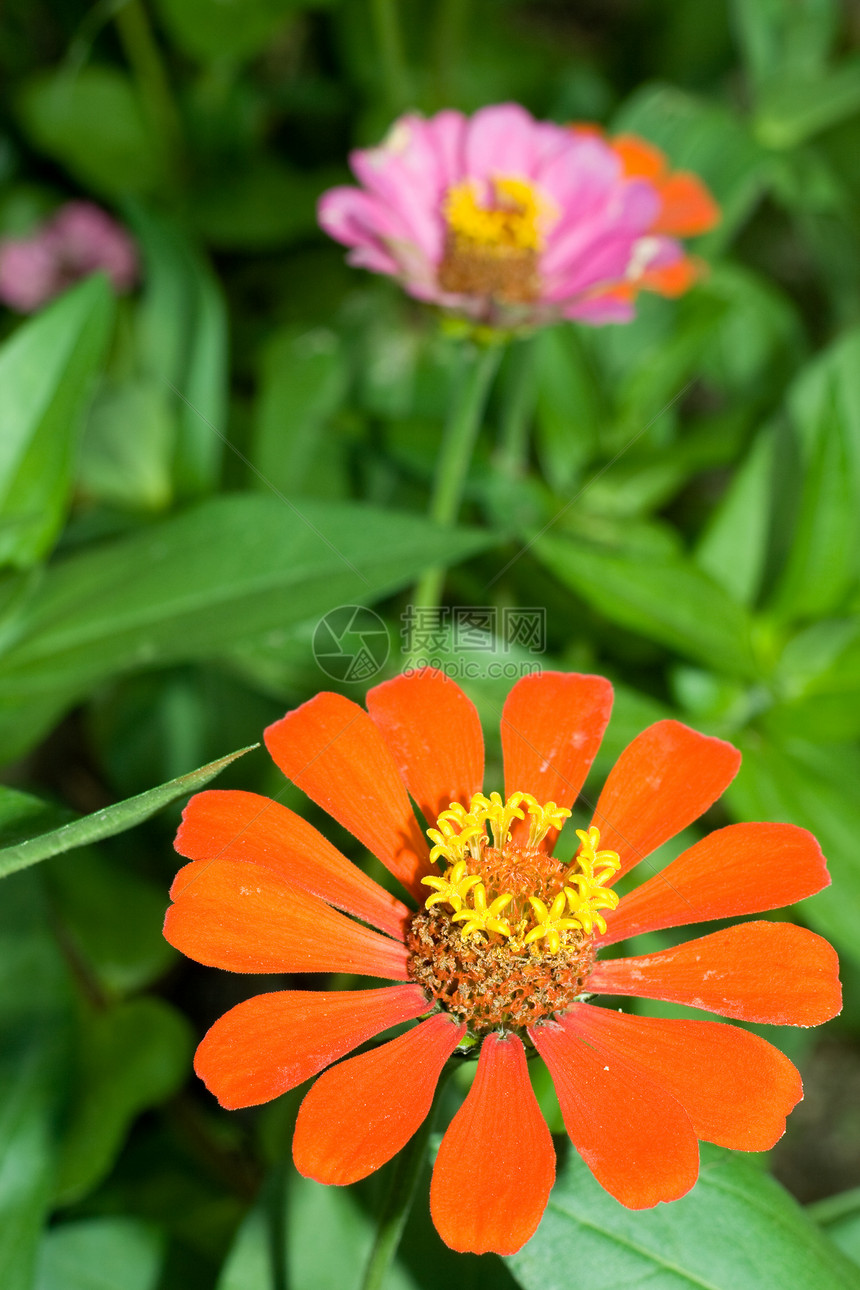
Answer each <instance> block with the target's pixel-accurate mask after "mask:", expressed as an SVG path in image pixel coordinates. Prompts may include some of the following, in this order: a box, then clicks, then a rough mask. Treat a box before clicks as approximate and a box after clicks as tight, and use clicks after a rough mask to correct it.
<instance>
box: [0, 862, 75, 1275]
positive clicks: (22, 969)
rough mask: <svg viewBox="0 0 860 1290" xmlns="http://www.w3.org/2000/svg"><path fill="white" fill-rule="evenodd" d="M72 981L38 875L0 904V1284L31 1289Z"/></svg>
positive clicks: (24, 877)
mask: <svg viewBox="0 0 860 1290" xmlns="http://www.w3.org/2000/svg"><path fill="white" fill-rule="evenodd" d="M69 1006H70V987H69V981H68V978H67V974H66V971H65V966H64V964H63V962H62V959H61V957H60V953H59V950H58V949H57V946H56V944H55V942H54V940H53V938H52V937H51V935H50V932H49V931H48V910H47V906H46V903H45V901H44V899H43V896H42V891H41V885H40V883H39V882H38V879H37V876H36V875H35V874H19V875H18V876H16V877H15V878H12V879H10V881H9V882H8V883H6V884H5V885H4V888H3V900H2V902H0V1034H2V1049H0V1159H2V1161H3V1167H2V1169H0V1285H2V1286H3V1290H32V1285H33V1271H34V1265H35V1260H36V1251H37V1247H38V1242H39V1236H40V1231H41V1228H42V1225H43V1223H44V1221H45V1219H46V1217H47V1211H48V1205H49V1200H50V1188H51V1181H52V1175H53V1168H54V1152H55V1146H54V1129H55V1123H56V1119H57V1116H58V1113H59V1109H60V1106H59V1103H60V1100H61V1097H62V1094H63V1089H64V1072H65V1071H67V1070H68V1061H69V1057H68V1041H69V1032H70V1025H69Z"/></svg>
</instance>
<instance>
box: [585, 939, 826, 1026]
mask: <svg viewBox="0 0 860 1290" xmlns="http://www.w3.org/2000/svg"><path fill="white" fill-rule="evenodd" d="M838 973H839V961H838V959H837V958H836V951H835V950H834V949H833V947H832V946H831V945H828V943H827V941H825V940H824V939H823V938H822V937H821V936H816V935H815V933H814V932H810V931H807V929H806V928H805V927H795V926H794V924H793V923H764V922H761V923H738V924H737V925H736V926H735V927H726V928H725V929H724V930H723V931H721V932H712V933H711V935H710V936H702V937H700V938H699V939H698V940H695V941H687V942H686V943H685V944H683V945H678V946H677V947H676V948H675V949H672V950H661V951H660V952H659V953H658V954H643V955H641V956H639V957H638V958H629V959H613V960H612V961H611V962H609V963H598V964H596V966H595V968H594V970H593V971H592V973H591V976H590V977H589V978H588V989H589V990H594V991H595V992H596V993H597V994H625V995H636V996H638V997H640V998H644V999H667V1000H671V1001H672V1002H673V1003H686V1004H688V1005H689V1006H690V1007H692V1008H704V1009H705V1011H706V1012H718V1013H720V1015H721V1016H723V1017H736V1018H737V1019H738V1020H739V1021H762V1022H770V1023H772V1024H773V1025H775V1026H820V1025H821V1023H822V1022H823V1021H829V1020H830V1018H831V1017H835V1016H836V1014H837V1013H838V1012H839V1010H840V1008H841V1006H842V992H841V990H840V988H839V975H838Z"/></svg>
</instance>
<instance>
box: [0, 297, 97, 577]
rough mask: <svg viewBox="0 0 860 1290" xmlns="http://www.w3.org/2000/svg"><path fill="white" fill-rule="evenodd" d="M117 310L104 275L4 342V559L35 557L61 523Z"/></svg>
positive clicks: (0, 514) (0, 448)
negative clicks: (87, 409)
mask: <svg viewBox="0 0 860 1290" xmlns="http://www.w3.org/2000/svg"><path fill="white" fill-rule="evenodd" d="M112 312H113V298H112V296H111V293H110V291H109V289H108V285H107V283H106V281H105V280H104V278H102V277H101V276H100V275H99V276H98V277H94V278H91V279H90V280H89V281H88V282H84V283H82V284H81V285H80V286H79V287H77V288H75V290H73V291H70V292H68V293H67V294H66V295H64V296H63V297H62V298H61V299H60V300H57V301H56V302H55V303H54V304H52V305H51V306H50V307H49V308H48V309H46V310H45V311H44V312H43V313H41V314H39V315H38V316H37V317H35V318H33V319H32V320H31V321H29V322H26V323H24V324H23V325H22V326H21V327H19V328H18V329H17V331H15V332H14V333H13V335H12V336H11V338H10V339H9V340H7V341H6V343H5V344H4V345H3V346H2V347H0V425H2V426H3V432H2V434H0V564H14V565H17V566H18V567H19V568H20V567H24V566H26V565H29V564H33V563H35V562H36V561H37V560H39V559H40V558H41V557H42V556H44V555H45V554H46V552H47V551H48V550H49V549H50V547H51V546H52V544H53V542H54V540H55V538H56V536H57V533H58V532H59V530H60V527H61V525H62V523H63V520H64V518H65V514H66V510H67V507H68V502H69V495H70V492H71V487H72V475H73V470H74V463H75V455H76V451H77V446H78V439H79V433H80V427H81V419H82V414H83V411H84V406H85V404H86V400H87V398H88V396H89V394H90V391H91V388H92V384H93V380H94V377H95V374H96V371H97V368H98V365H99V362H100V360H101V357H102V354H103V352H104V348H105V344H106V341H107V335H108V328H109V325H110V321H111V316H112Z"/></svg>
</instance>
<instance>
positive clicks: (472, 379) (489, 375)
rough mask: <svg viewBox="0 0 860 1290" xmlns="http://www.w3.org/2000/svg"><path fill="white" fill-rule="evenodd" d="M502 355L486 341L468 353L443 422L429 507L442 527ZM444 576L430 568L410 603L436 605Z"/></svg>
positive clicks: (456, 499) (455, 510)
mask: <svg viewBox="0 0 860 1290" xmlns="http://www.w3.org/2000/svg"><path fill="white" fill-rule="evenodd" d="M501 357H502V346H501V345H498V344H494V345H488V346H487V347H486V348H484V349H479V350H474V351H473V352H472V353H470V354H469V356H468V360H467V361H468V362H469V364H470V366H469V370H468V371H467V372H466V373H465V376H464V377H463V379H462V380H461V383H460V389H459V391H458V392H457V396H456V397H455V399H454V403H453V406H452V408H451V412H450V414H449V416H448V421H447V423H446V425H445V434H444V436H443V439H442V448H441V450H440V453H439V458H438V461H437V463H436V479H435V482H434V485H433V495H432V497H431V499H430V510H429V516H430V519H432V520H435V521H436V523H437V524H441V525H444V526H445V527H450V526H451V525H452V524H454V522H455V521H456V519H457V516H458V514H459V512H460V503H461V501H462V499H463V489H464V488H465V485H466V478H467V476H468V474H469V465H470V463H471V460H472V454H473V453H474V450H475V442H476V440H477V438H478V432H479V430H480V429H481V422H482V420H483V416H484V409H485V407H486V404H487V396H488V394H489V392H490V386H491V385H492V382H493V377H494V376H495V374H496V371H497V369H498V366H499V363H500V361H501ZM444 578H445V570H444V569H429V570H428V571H427V573H425V574H424V576H423V578H422V579H421V581H420V582H419V583H418V586H417V587H416V589H415V596H414V600H413V607H414V608H417V609H436V608H437V607H438V605H439V600H440V597H441V595H442V586H443V582H444Z"/></svg>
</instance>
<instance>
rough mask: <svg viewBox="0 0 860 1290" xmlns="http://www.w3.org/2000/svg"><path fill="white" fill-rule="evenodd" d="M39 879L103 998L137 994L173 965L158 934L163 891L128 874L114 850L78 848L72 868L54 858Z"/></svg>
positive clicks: (168, 948)
mask: <svg viewBox="0 0 860 1290" xmlns="http://www.w3.org/2000/svg"><path fill="white" fill-rule="evenodd" d="M126 846H127V843H123V844H122V847H123V850H125V848H126ZM44 873H45V880H46V883H47V886H48V891H49V893H50V897H51V903H52V907H53V913H54V916H55V918H56V919H57V921H59V922H60V923H61V924H62V927H63V932H64V934H65V936H66V938H67V940H68V943H69V945H70V947H74V950H75V951H76V953H77V954H78V955H79V956H80V961H81V964H82V966H85V967H87V968H88V969H89V970H90V972H91V973H92V975H93V977H94V978H95V979H96V981H97V982H98V984H99V985H100V986H101V989H102V990H103V992H104V993H105V994H106V995H108V996H109V997H111V998H114V997H116V996H121V995H125V994H130V993H132V992H133V991H135V990H142V989H144V988H145V987H146V986H148V985H150V984H151V983H152V982H153V981H157V980H158V978H159V977H161V976H163V975H164V973H165V972H166V971H167V969H168V968H169V967H170V965H171V964H172V963H173V962H174V960H175V957H176V951H175V950H174V949H173V947H172V946H171V945H168V943H167V941H166V940H165V939H164V937H163V936H162V934H161V926H162V923H163V921H164V902H165V892H166V885H165V884H164V883H158V882H155V881H152V880H148V879H145V878H143V877H142V876H141V875H140V874H139V873H137V872H136V871H135V870H134V869H132V868H130V867H129V865H128V862H127V859H126V856H125V855H123V854H122V852H121V851H119V849H118V848H116V849H111V848H109V849H107V850H105V849H103V848H89V847H83V848H81V849H80V850H79V851H78V852H77V854H76V856H75V862H74V864H67V863H66V861H65V859H64V858H63V857H62V856H55V857H54V858H53V859H51V860H48V862H47V863H46V865H45V869H44Z"/></svg>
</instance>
